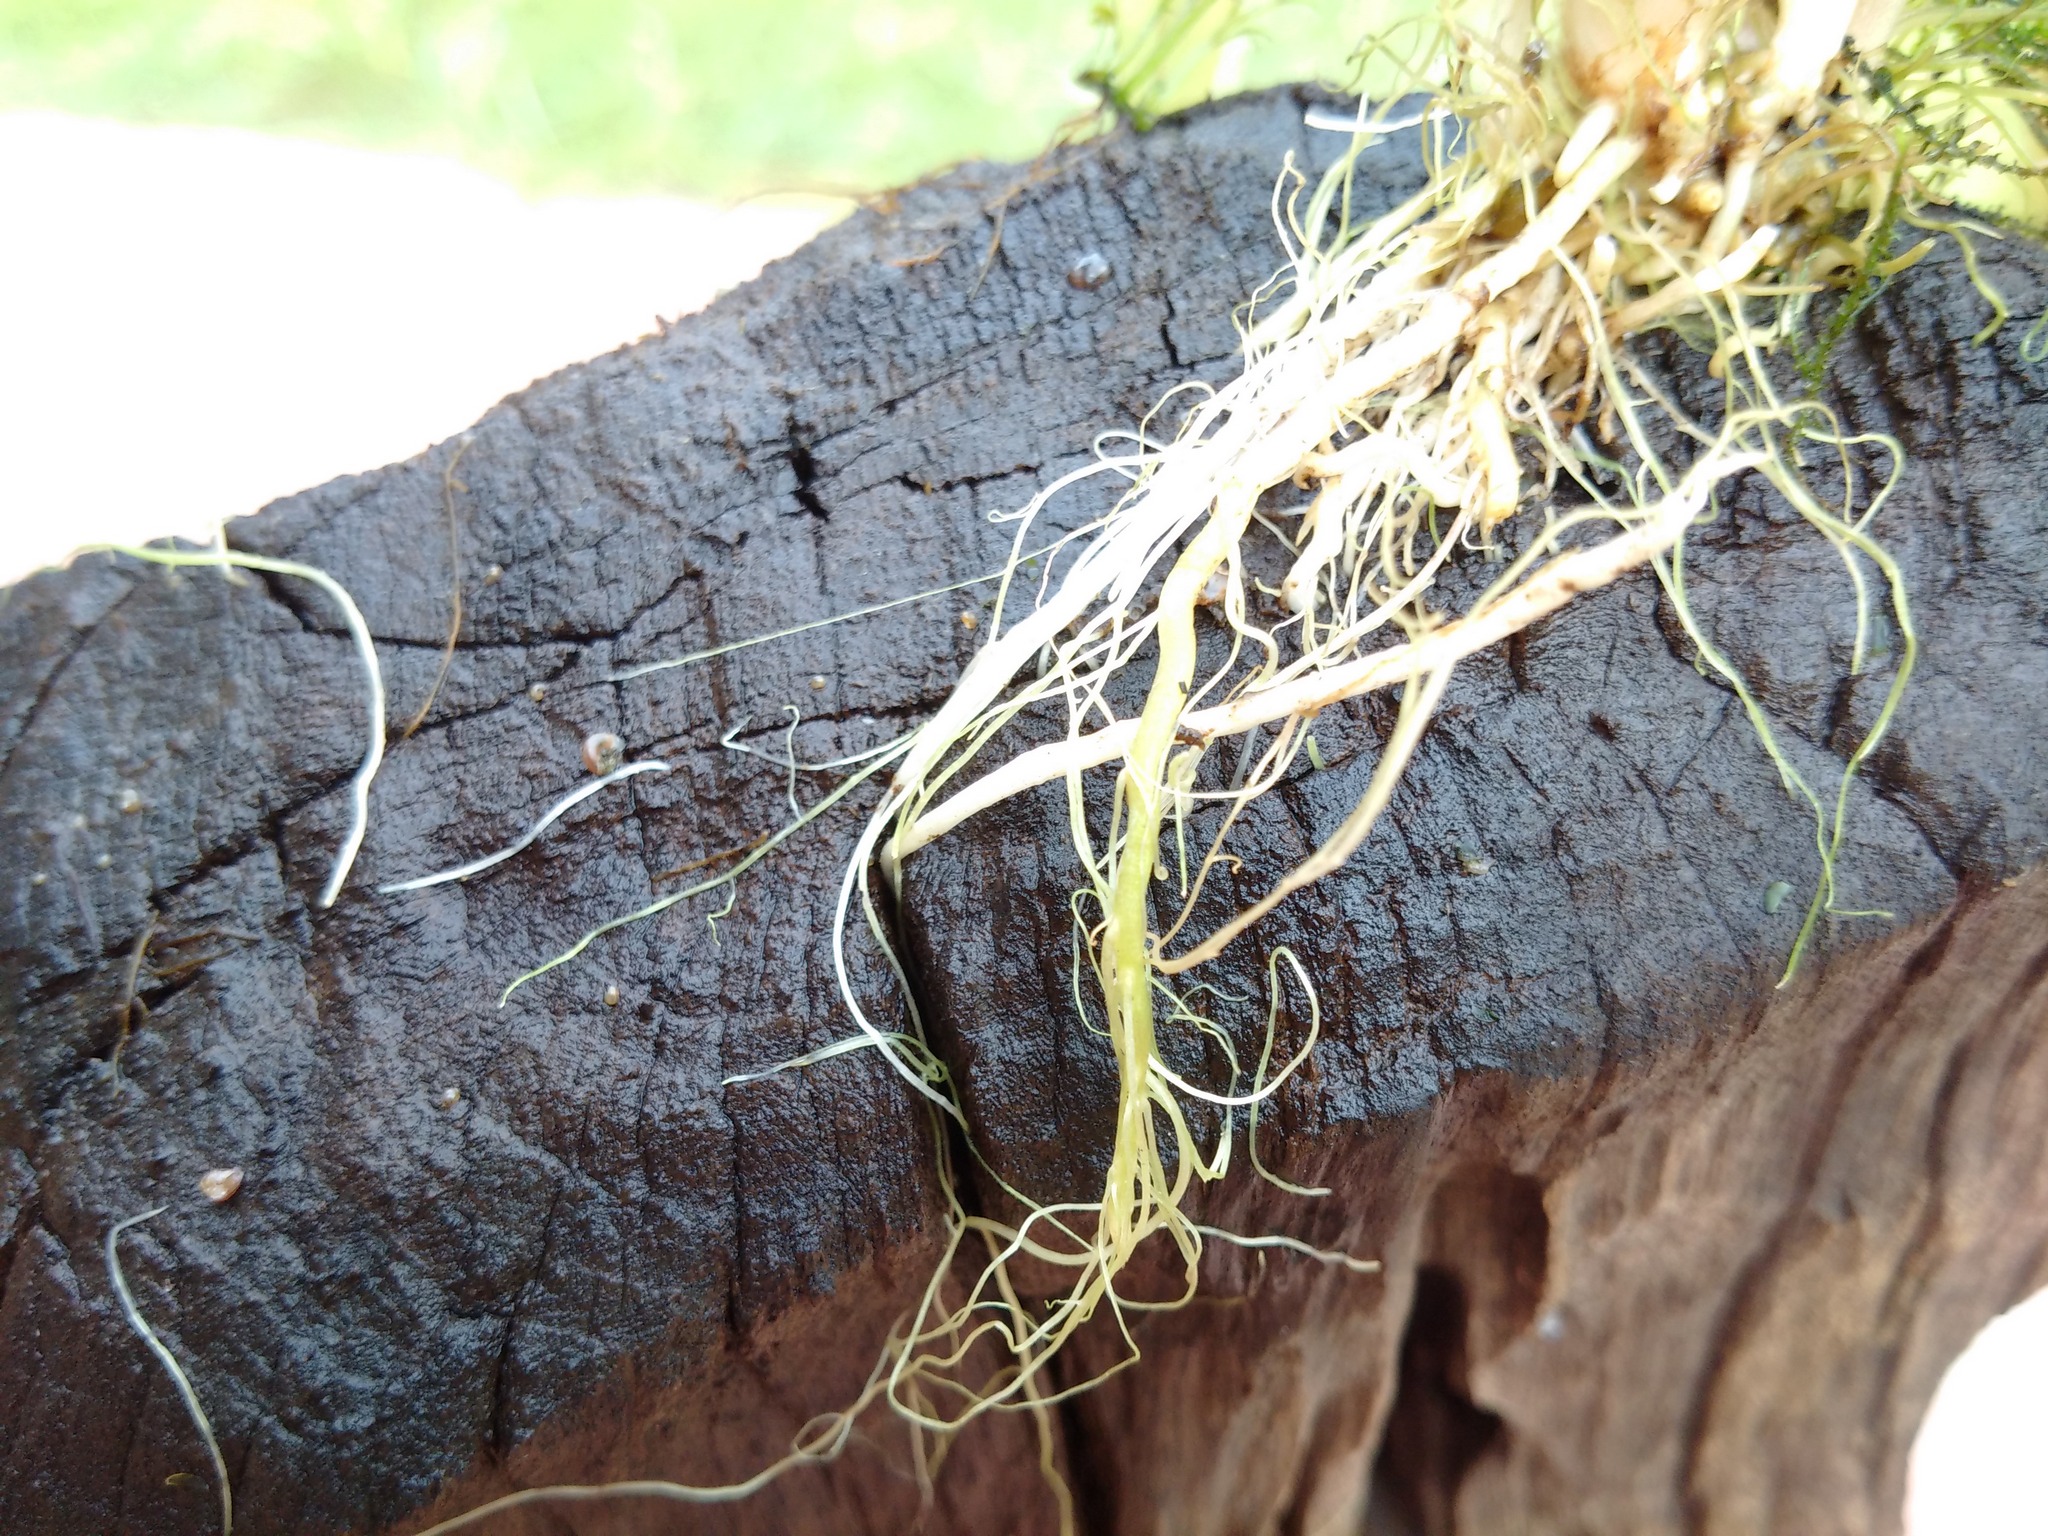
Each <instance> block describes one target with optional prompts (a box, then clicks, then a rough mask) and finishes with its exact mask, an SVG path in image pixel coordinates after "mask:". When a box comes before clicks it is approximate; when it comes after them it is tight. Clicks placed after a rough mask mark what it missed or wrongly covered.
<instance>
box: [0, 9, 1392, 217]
mask: <svg viewBox="0 0 2048 1536" xmlns="http://www.w3.org/2000/svg"><path fill="white" fill-rule="evenodd" d="M1359 9H1360V6H1359V4H1358V3H1357V0H1288V3H1285V4H1281V5H1278V6H1275V7H1273V8H1271V9H1270V10H1268V11H1266V12H1265V13H1264V14H1263V16H1262V17H1261V19H1260V24H1259V30H1258V34H1257V35H1255V36H1254V37H1252V38H1250V39H1248V40H1247V43H1246V44H1245V45H1244V46H1242V47H1241V48H1240V50H1239V57H1238V58H1237V59H1235V60H1234V61H1233V65H1232V66H1229V67H1227V68H1226V76H1228V75H1235V76H1236V77H1237V80H1238V83H1241V84H1247V85H1252V84H1262V83H1269V82H1272V81H1276V80H1282V79H1290V78H1303V77H1309V76H1315V75H1325V76H1330V75H1336V74H1339V73H1341V66H1342V63H1343V58H1344V55H1345V52H1346V51H1347V46H1348V43H1349V42H1350V40H1351V39H1352V38H1353V37H1354V36H1355V32H1353V31H1352V30H1350V23H1351V21H1352V20H1354V19H1355V17H1356V14H1357V12H1358V10H1359ZM1094 11H1095V4H1094V3H1093V0H755V3H751V4H749V3H745V0H742V3H740V4H732V3H729V0H728V3H724V4H709V3H705V0H0V109H12V108H46V109H54V110H59V111H66V112H75V113H85V114H92V115H96V116H107V117H115V118H120V119H124V120H128V121H133V122H177V123H203V124H221V125H231V126H238V127H247V128H258V129H264V130H268V131H273V132H279V133H288V134H297V135H305V136H310V137H316V138H321V139H327V140H330V141H339V142H343V143H350V144H357V145H364V146H370V147H375V148H383V149H411V150H428V151H434V152H439V153H445V154H452V155H455V156H458V157H460V158H461V159H463V160H466V161H468V162H469V163H471V164H473V165H476V166H478V167H480V168H482V169H484V170H487V171H490V172H492V173H493V174H495V175H498V176H501V177H504V178H505V179H507V180H510V181H512V182H513V183H515V184H517V185H519V186H521V187H522V188H524V189H526V190H527V191H529V192H533V193H549V192H676V193H685V194H692V195H697V196H705V197H714V198H723V199H730V198H736V197H743V196H747V195H751V194H755V193H760V192H765V191H826V192H849V191H851V192H859V191H868V190H875V189H879V188H883V187H888V186H893V185H898V184H900V183H902V182H905V181H908V180H911V179H914V178H915V177H917V176H920V175H923V174H925V173H927V172H929V171H932V170H935V169H937V168H939V167H941V166H944V165H947V164H951V163H952V162H954V161H957V160H961V159H967V158H972V157H983V156H986V157H992V158H1000V159H1021V158H1025V157H1028V156H1030V155H1032V154H1034V153H1036V152H1037V151H1038V150H1040V149H1042V148H1043V147H1044V146H1045V145H1046V143H1047V142H1048V141H1049V140H1050V138H1051V137H1052V135H1053V134H1054V132H1055V131H1057V129H1058V128H1059V127H1060V125H1061V124H1062V123H1064V122H1066V121H1068V120H1070V119H1072V118H1074V117H1075V116H1076V115H1077V114H1079V113H1082V112H1085V111H1086V110H1087V107H1088V104H1089V100H1090V98H1089V96H1088V95H1087V93H1085V92H1083V91H1081V90H1079V89H1078V88H1077V87H1076V86H1074V85H1073V83H1072V82H1073V80H1074V78H1075V77H1076V76H1077V75H1078V74H1079V73H1080V72H1081V71H1082V70H1083V69H1084V68H1085V67H1087V66H1088V65H1089V64H1090V63H1091V62H1094V61H1097V60H1099V58H1100V49H1101V43H1100V38H1099V35H1098V27H1097V25H1096V22H1095V18H1094Z"/></svg>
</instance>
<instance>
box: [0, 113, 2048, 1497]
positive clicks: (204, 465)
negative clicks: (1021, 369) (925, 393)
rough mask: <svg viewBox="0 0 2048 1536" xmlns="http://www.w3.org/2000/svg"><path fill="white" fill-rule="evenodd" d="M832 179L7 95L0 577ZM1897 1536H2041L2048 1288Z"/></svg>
mask: <svg viewBox="0 0 2048 1536" xmlns="http://www.w3.org/2000/svg"><path fill="white" fill-rule="evenodd" d="M844 211H845V205H844V204H843V203H830V202H825V201H820V200H812V201H808V202H780V203H774V204H768V203H757V204H751V205H747V206H742V207H740V208H737V209H731V210H720V209H716V208H711V207H707V206H705V205H703V204H698V203H690V202H685V201H683V200H681V199H677V198H652V197H648V198H630V199H625V198H622V199H609V200H599V199H564V200H558V201H553V202H545V203H532V202H528V201H525V200H524V199H522V198H521V197H520V196H519V195H518V194H517V193H516V192H514V191H512V190H511V189H510V188H508V187H505V186H503V185H501V184H499V183H497V182H495V181H492V180H491V179H490V178H488V177H486V176H483V175H481V174H479V173H478V172H475V171H472V170H469V169H467V168H465V167H463V166H461V165H459V164H457V163H455V162H453V161H448V160H436V159H429V158H425V157H417V156H401V155H384V154H374V153H370V152H368V151H364V150H355V149H342V148H337V147H334V146H330V145H323V144H311V143H305V142H299V141H293V140H285V139H273V138H268V137H264V136H262V135H258V134H253V133H246V132H242V131H240V130H235V129H219V128H136V127H128V126H124V125H120V124H114V123H103V122H94V121H88V120H82V119H76V118H66V117H59V116H55V115H50V114H40V113H22V114H14V115H0V221H4V222H0V228H4V231H5V233H4V236H0V583H4V582H7V581H11V580H13V579H15V578H17V577H19V576H21V575H22V574H24V573H25V572H27V571H30V570H33V569H34V568H35V567H36V566H38V565H43V564H48V563H51V562H53V561H57V560H60V559H62V558H63V556H64V555H65V553H66V552H67V551H68V550H70V549H71V548H73V547H74V546H75V545H78V544H81V543H85V542H88V541H92V540H106V539H119V540H141V539H148V538H153V537H157V536H160V535H164V534H171V533H180V534H185V535H187V536H189V537H196V538H204V537H207V536H209V535H210V533H211V531H212V525H213V524H215V523H216V522H218V521H219V520H220V519H222V518H226V517H234V516H238V515H240V514H242V513H245V512H252V511H254V510H255V509H256V508H257V507H259V506H261V505H262V504H263V503H264V502H266V501H268V500H270V499H272V498H273V497H277V496H282V495H286V494H288V493H290V492H292V491H296V490H301V489H303V488H305V487H307V486H310V485H317V484H319V483H320V482H321V481H324V480H328V479H332V478H333V477H334V476H336V475H339V474H345V473H348V472H350V471H355V470H364V469H371V468H374V467H376V466H377V465H379V464H385V463H389V462H391V461H392V460H395V459H402V458H405V457H408V456H409V455H411V454H414V453H417V452H418V451H419V450H420V449H422V448H424V447H426V446H427V445H428V444H430V443H433V442H436V441H438V440H440V439H442V438H445V437H448V436H450V435H452V434H454V433H456V432H459V431H460V430H462V428H464V427H465V426H467V425H469V423H470V422H472V421H474V420H475V419H476V418H477V417H478V416H479V415H481V414H482V413H483V411H484V410H485V409H487V408H488V407H489V406H491V405H492V404H493V403H495V402H496V401H497V400H498V399H500V398H501V397H502V396H504V395H506V394H508V393H510V392H511V391H513V390H515V389H518V388H520V387H521V386H523V385H525V384H527V383H529V382H530V381H531V380H533V379H535V378H537V377H539V376H541V375H543V374H546V373H550V372H552V371H553V370H555V369H556V368H559V367H562V366H563V365H565V364H567V363H572V362H576V361H578V360H580V359H582V358H587V357H593V356H595V355H597V354H598V353H601V352H606V351H609V350H611V349H612V348H614V347H617V346H621V345H623V344H625V343H627V342H630V341H632V340H634V339H635V338H637V337H639V336H642V335H644V334H646V333H647V332H648V331H650V330H652V329H653V328H654V324H655V319H656V317H657V316H661V317H668V318H673V317H675V316H677V315H680V314H684V313H687V312H689V311H691V310H694V309H698V308H701V307H702V306H703V305H704V304H706V303H708V302H709V301H710V300H711V299H712V298H713V297H714V296H715V295H717V294H718V293H719V292H721V291H723V290H724V289H726V288H729V287H731V286H733V285H734V284H736V283H739V282H742V281H744V280H745V279H747V278H749V277H751V276H753V275H754V274H755V273H756V272H758V271H759V270H760V268H761V267H762V265H763V264H764V263H766V262H768V261H770V260H773V259H774V258H775V257H777V256H780V255H783V254H785V253H787V252H788V251H790V250H793V249H795V247H797V246H798V245H800V244H802V243H803V242H804V241H805V240H807V239H808V238H809V237H810V236H811V235H812V234H814V233H815V232H816V231H817V230H818V229H820V228H821V227H823V226H824V225H825V224H826V223H829V222H830V221H831V220H833V219H834V218H837V217H839V216H840V215H841V214H842V213H843V212H844ZM1907 1513H1908V1516H1909V1522H1910V1528H1911V1531H1912V1533H1913V1536H2048V1292H2044V1293H2043V1294H2042V1295H2040V1296H2037V1297H2035V1298H2034V1299H2033V1300H2032V1301H2030V1302H2028V1303H2027V1304H2026V1305H2024V1306H2022V1307H2019V1308H2017V1309H2015V1310H2014V1311H2013V1312H2010V1313H2008V1314H2007V1315H2006V1316H2005V1317H2003V1318H2001V1319H1999V1320H1998V1321H1997V1322H1995V1323H1993V1324H1992V1325H1991V1326H1990V1327H1989V1328H1987V1329H1986V1330H1985V1331H1984V1333H1983V1334H1982V1335H1980V1336H1979V1338H1978V1340H1977V1342H1976V1344H1975V1345H1973V1346H1972V1347H1971V1349H1970V1351H1969V1353H1967V1354H1966V1355H1965V1356H1964V1357H1963V1358H1962V1359H1961V1360H1960V1361H1958V1362H1957V1363H1956V1365H1955V1367H1954V1369H1953V1370H1952V1371H1951V1372H1950V1373H1949V1376H1948V1379H1947V1380H1946V1382H1945V1383H1944V1384H1943V1386H1942V1389H1941V1392H1940V1394H1939V1395H1938V1396H1937V1398H1936V1400H1935V1404H1934V1408H1933V1410H1932V1411H1931V1412H1930V1414H1929V1416H1928V1419H1927V1423H1926V1425H1925V1427H1924V1428H1923V1430H1922V1431H1921V1436H1920V1441H1919V1445H1918V1448H1917V1450H1916V1452H1915V1458H1914V1466H1913V1483H1912V1491H1911V1493H1910V1495H1909V1497H1908V1500H1907Z"/></svg>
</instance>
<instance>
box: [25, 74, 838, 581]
mask: <svg viewBox="0 0 2048 1536" xmlns="http://www.w3.org/2000/svg"><path fill="white" fill-rule="evenodd" d="M845 208H846V205H845V204H844V203H836V202H831V201H827V200H822V199H811V200H808V201H801V202H788V201H784V202H777V203H754V204H747V205H743V206H741V207H739V208H736V209H732V210H721V209H718V208H713V207H709V206H706V205H704V204H700V203H691V202H686V201H684V200H682V199H680V198H664V197H640V198H616V199H590V198H582V199H561V200H556V201H551V202H543V203H532V202H527V201H526V200H524V199H522V198H521V197H520V196H519V194H518V193H516V192H514V191H513V190H512V189H511V188H509V187H507V186H504V185H502V184H500V183H498V182H496V181H493V180H492V179H490V178H489V177H487V176H484V175H482V174H480V173H478V172H476V171H473V170H470V169H468V168H467V167H465V166H463V165H460V164H458V163H457V162H455V161H453V160H440V159H432V158H428V157H425V156H406V155H386V154H375V153H371V152H368V151H364V150H357V149H345V148H340V147H336V146H333V145H326V144H313V143H307V142H304V141H297V140H289V139H274V138H269V137H266V136H264V135H261V134H256V133H249V132H244V131H242V130H238V129H229V128H138V127H131V126H127V125H124V124H117V123H106V122H95V121H90V120H85V119H79V118H67V117H61V116H57V115H54V114H46V113H17V114H8V115H0V228H4V230H5V233H4V235H0V520H4V521H0V581H8V580H12V579H14V578H15V577H18V576H20V575H21V574H22V573H23V572H25V571H27V570H31V569H33V568H34V567H36V566H37V565H41V564H45V563H48V562H50V561H54V560H57V559H60V558H62V557H63V555H64V554H65V553H66V552H67V551H68V550H70V549H71V548H72V547H74V546H75V545H77V544H80V543H83V542H85V541H87V540H88V539H124V540H133V539H141V538H148V537H152V536H156V535H161V534H168V533H182V534H186V535H190V536H195V537H201V538H204V537H206V536H208V535H209V533H210V525H211V524H212V523H214V522H216V521H218V520H219V519H221V518H223V517H234V516H238V515H240V514H242V513H245V512H252V511H254V510H255V509H256V508H257V507H259V506H261V505H262V504H263V503H264V502H266V501H269V500H271V499H272V498H273V497H277V496H282V495H286V494H288V493H290V492H292V491H297V490H302V489H304V488H305V487H307V486H310V485H317V484H319V483H320V482H322V481H324V480H330V479H332V478H333V477H334V476H336V475H339V474H345V473H348V472H350V471H354V470H364V469H372V468H375V467H376V466H377V465H380V464H387V463H390V462H391V461H393V460H395V459H402V458H406V457H409V456H410V455H412V454H415V453H417V452H419V450H420V449H422V448H424V447H426V446H427V445H428V444H429V443H432V442H436V441H438V440H440V439H442V438H445V437H448V436H451V435H452V434H454V433H456V432H459V431H461V430H462V429H463V428H464V427H466V426H468V425H469V424H470V423H471V422H472V421H474V420H475V419H476V418H477V417H478V416H480V415H481V414H483V412H484V411H485V410H486V409H487V408H488V407H489V406H491V405H492V404H494V403H495V402H496V401H498V400H499V399H500V398H502V397H503V396H505V395H506V394H509V393H510V392H511V391H513V390H515V389H518V388H520V387H521V386H523V385H525V384H528V383H530V382H531V381H532V380H533V379H535V378H536V377H538V376H540V375H542V374H546V373H551V372H553V371H554V370H555V369H557V368H559V367H561V366H562V365H564V364H565V363H572V362H575V361H577V360H579V359H581V358H586V357H593V356H595V355H597V354H598V353H601V352H608V351H610V350H611V349H612V348H614V347H617V346H620V345H622V344H623V343H625V342H629V341H632V340H634V339H635V338H636V337H638V336H641V335H644V334H645V333H647V332H648V331H650V330H652V329H654V323H655V317H656V316H658V315H659V316H667V317H673V316H676V315H678V314H682V313H685V312H687V311H690V310H693V309H698V308H701V307H702V306H703V305H704V304H706V303H707V302H709V301H710V299H711V298H712V297H713V296H714V295H716V294H717V293H718V292H720V291H721V290H723V289H725V288H729V287H731V286H732V285H733V284H735V283H738V282H741V281H744V280H745V279H747V278H749V277H752V276H753V275H754V274H755V273H756V272H758V271H759V270H760V269H761V266H762V265H763V263H765V262H767V261H770V260H772V259H774V258H775V257H777V256H781V255H784V254H786V253H787V252H789V251H791V250H793V249H795V248H796V247H797V246H798V245H801V244H802V243H803V242H804V241H805V240H807V239H809V238H810V236H811V235H812V234H814V233H816V231H817V230H818V229H819V228H820V227H822V226H823V225H824V224H825V223H828V222H830V221H831V220H832V219H834V218H836V217H838V216H840V215H841V214H842V213H843V212H844V211H845Z"/></svg>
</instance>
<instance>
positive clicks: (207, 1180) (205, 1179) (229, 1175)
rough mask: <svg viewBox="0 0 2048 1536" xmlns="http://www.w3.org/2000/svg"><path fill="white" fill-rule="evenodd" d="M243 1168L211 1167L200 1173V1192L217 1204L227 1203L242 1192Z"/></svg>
mask: <svg viewBox="0 0 2048 1536" xmlns="http://www.w3.org/2000/svg"><path fill="white" fill-rule="evenodd" d="M241 1188H242V1170H241V1169H239V1168H209V1169H207V1170H206V1172H204V1173H202V1174H201V1175H199V1193H201V1194H202V1195H204V1196H206V1198H207V1199H209V1200H211V1201H212V1202H213V1203H214V1204H215V1205H226V1204H227V1203H228V1202H229V1201H230V1200H232V1199H234V1198H235V1196H236V1195H237V1194H239V1193H240V1192H241Z"/></svg>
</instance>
